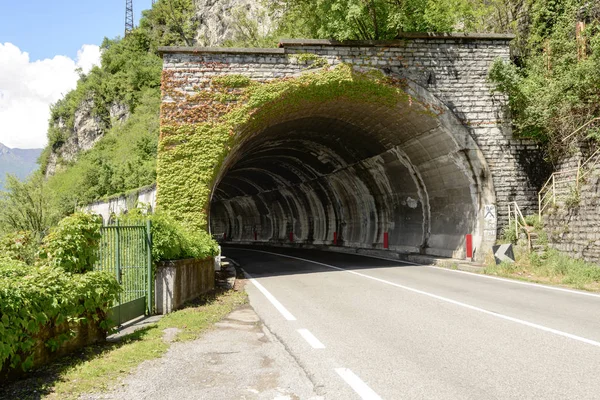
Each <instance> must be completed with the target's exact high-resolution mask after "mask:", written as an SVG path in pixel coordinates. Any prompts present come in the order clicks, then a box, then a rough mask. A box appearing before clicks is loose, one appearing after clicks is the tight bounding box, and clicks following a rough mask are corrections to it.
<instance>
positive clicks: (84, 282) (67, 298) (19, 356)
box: [0, 261, 120, 370]
mask: <svg viewBox="0 0 600 400" xmlns="http://www.w3.org/2000/svg"><path fill="white" fill-rule="evenodd" d="M119 291H120V286H119V284H118V283H117V281H116V279H115V278H114V277H113V276H112V275H109V274H107V273H105V272H89V273H87V274H70V273H66V272H65V271H64V270H63V269H61V268H54V267H50V266H39V267H28V266H25V265H24V264H19V262H18V261H16V262H12V263H7V262H2V261H0V370H3V369H5V368H8V369H12V368H17V367H21V368H22V369H23V370H27V369H29V368H31V367H32V366H33V363H34V354H33V349H34V347H35V346H36V345H39V340H40V339H39V335H40V334H41V332H42V331H43V330H44V329H45V328H51V327H58V326H60V325H62V324H64V323H69V322H77V321H79V320H81V319H83V320H84V321H85V320H86V319H91V320H94V321H96V322H99V323H100V326H101V327H102V328H104V329H106V327H107V326H106V324H105V322H104V321H105V319H106V313H107V311H108V308H109V306H110V305H111V304H112V302H113V301H115V300H116V297H117V295H118V293H119ZM72 334H73V332H71V335H72ZM70 337H71V336H70V335H64V334H63V335H59V336H57V337H51V338H49V339H48V340H46V342H45V345H46V347H49V348H50V350H51V351H55V350H56V349H58V347H59V346H60V345H61V344H62V343H63V342H64V341H66V340H68V339H69V338H70ZM2 367H4V368H2Z"/></svg>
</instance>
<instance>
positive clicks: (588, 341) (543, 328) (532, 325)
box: [244, 249, 600, 347]
mask: <svg viewBox="0 0 600 400" xmlns="http://www.w3.org/2000/svg"><path fill="white" fill-rule="evenodd" d="M244 250H247V251H255V252H259V253H266V254H272V255H276V256H280V257H286V258H292V259H296V260H300V261H305V262H309V263H313V264H317V265H322V266H324V267H327V268H331V269H335V270H338V271H343V272H347V273H349V274H353V275H358V276H361V277H363V278H367V279H371V280H374V281H377V282H381V283H385V284H386V285H390V286H395V287H397V288H400V289H404V290H408V291H410V292H413V293H418V294H422V295H424V296H427V297H431V298H434V299H437V300H440V301H443V302H446V303H450V304H454V305H457V306H459V307H464V308H467V309H469V310H472V311H477V312H480V313H483V314H487V315H491V316H493V317H496V318H500V319H504V320H507V321H511V322H515V323H517V324H521V325H525V326H528V327H530V328H534V329H539V330H541V331H544V332H548V333H552V334H555V335H558V336H562V337H566V338H569V339H573V340H576V341H578V342H582V343H586V344H589V345H592V346H596V347H600V342H597V341H595V340H592V339H587V338H584V337H581V336H577V335H573V334H572V333H568V332H563V331H559V330H557V329H554V328H549V327H547V326H543V325H539V324H535V323H533V322H529V321H525V320H522V319H519V318H514V317H509V316H508V315H504V314H500V313H496V312H493V311H488V310H485V309H483V308H479V307H476V306H472V305H470V304H466V303H463V302H460V301H456V300H452V299H449V298H447V297H443V296H438V295H437V294H433V293H429V292H425V291H423V290H419V289H414V288H411V287H408V286H404V285H400V284H398V283H394V282H390V281H386V280H385V279H380V278H375V277H374V276H369V275H365V274H361V273H360V272H356V271H349V270H347V269H344V268H340V267H335V266H333V265H329V264H324V263H321V262H318V261H313V260H307V259H305V258H300V257H294V256H288V255H284V254H279V253H272V252H269V251H263V250H250V249H244Z"/></svg>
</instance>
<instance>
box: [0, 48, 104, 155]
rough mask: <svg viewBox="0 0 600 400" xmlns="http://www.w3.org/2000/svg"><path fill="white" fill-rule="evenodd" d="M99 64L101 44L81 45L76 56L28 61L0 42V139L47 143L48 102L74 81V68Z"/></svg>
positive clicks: (16, 144) (26, 143) (11, 143)
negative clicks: (99, 45) (74, 57)
mask: <svg viewBox="0 0 600 400" xmlns="http://www.w3.org/2000/svg"><path fill="white" fill-rule="evenodd" d="M98 64H100V48H99V47H98V46H95V45H87V44H86V45H83V46H82V47H81V49H80V50H79V51H78V52H77V60H72V59H70V58H68V57H65V56H55V57H54V58H52V59H45V60H37V61H30V60H29V54H28V53H26V52H23V51H21V50H20V49H19V48H18V47H17V46H15V45H13V44H11V43H4V44H2V43H0V143H3V144H5V145H7V146H8V147H20V148H34V147H43V146H45V145H46V143H47V139H46V131H47V129H48V119H49V117H50V105H51V104H52V103H54V102H56V101H57V100H59V99H60V98H62V97H63V95H64V94H66V93H67V92H68V91H69V90H71V89H73V88H75V86H76V84H77V79H78V78H79V76H78V75H77V72H76V68H81V69H82V70H83V72H84V73H87V72H89V71H90V69H91V68H92V66H94V65H98Z"/></svg>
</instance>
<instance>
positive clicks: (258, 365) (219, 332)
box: [82, 305, 319, 400]
mask: <svg viewBox="0 0 600 400" xmlns="http://www.w3.org/2000/svg"><path fill="white" fill-rule="evenodd" d="M174 333H176V332H170V331H169V330H167V331H166V332H165V340H170V337H172V336H175V335H174ZM133 398H135V399H177V400H183V399H211V400H213V399H214V400H218V399H223V400H230V399H318V398H319V397H318V396H316V395H315V393H314V387H313V384H312V383H311V381H310V380H309V378H308V377H307V376H306V374H305V373H304V371H303V370H302V368H300V366H299V365H298V364H297V363H296V361H295V360H294V359H293V358H292V357H291V356H290V355H289V354H288V352H287V351H286V349H285V348H284V346H283V345H282V344H281V343H280V342H279V341H278V340H277V338H275V337H274V336H273V335H272V334H271V333H270V332H269V331H268V329H267V328H266V327H264V326H263V324H262V323H261V322H260V320H259V318H258V316H257V315H256V313H255V312H254V310H253V309H252V307H250V306H249V305H246V306H244V307H242V308H241V309H238V310H236V311H234V312H233V313H231V314H230V315H229V316H228V317H227V318H226V319H224V320H222V321H221V322H219V323H217V324H216V325H215V329H213V330H211V331H210V332H208V333H206V334H205V335H203V336H202V337H201V338H200V339H197V340H195V341H192V342H184V343H173V344H172V345H171V348H170V349H169V351H168V352H167V354H165V356H164V357H162V358H159V359H156V360H152V361H146V362H144V363H142V364H141V365H140V366H139V367H138V368H137V370H136V371H135V372H134V373H133V374H132V375H130V376H129V377H127V378H125V379H124V380H123V382H121V384H120V386H119V388H117V389H116V390H114V391H112V392H108V393H101V394H88V395H85V396H83V397H82V399H86V400H91V399H133Z"/></svg>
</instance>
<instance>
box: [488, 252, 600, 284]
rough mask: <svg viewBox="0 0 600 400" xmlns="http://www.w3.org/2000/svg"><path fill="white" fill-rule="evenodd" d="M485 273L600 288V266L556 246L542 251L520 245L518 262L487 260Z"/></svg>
mask: <svg viewBox="0 0 600 400" xmlns="http://www.w3.org/2000/svg"><path fill="white" fill-rule="evenodd" d="M484 273H485V274H489V275H499V276H506V277H511V278H519V279H526V280H530V281H534V282H540V283H554V284H562V285H568V286H572V287H575V288H577V289H584V290H598V289H600V266H598V265H595V264H591V263H588V262H585V261H583V260H581V259H577V258H572V257H570V256H568V255H566V254H564V253H561V252H559V251H557V250H555V249H548V250H546V251H545V252H544V253H542V254H538V253H535V252H532V253H528V252H527V251H526V250H525V249H523V248H521V247H517V251H516V262H515V263H506V262H503V263H502V264H500V265H496V264H495V263H494V262H491V263H487V265H486V267H485V269H484Z"/></svg>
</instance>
